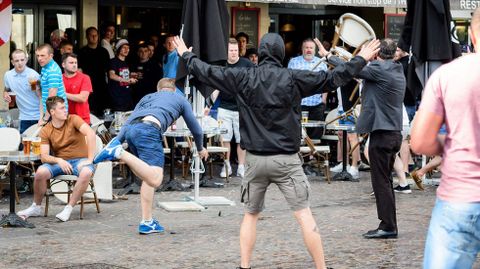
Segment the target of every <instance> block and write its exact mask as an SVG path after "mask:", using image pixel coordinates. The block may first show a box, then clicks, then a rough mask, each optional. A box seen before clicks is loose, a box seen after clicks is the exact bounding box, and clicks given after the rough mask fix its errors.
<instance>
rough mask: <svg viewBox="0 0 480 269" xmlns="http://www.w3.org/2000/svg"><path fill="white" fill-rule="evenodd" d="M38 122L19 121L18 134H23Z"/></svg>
mask: <svg viewBox="0 0 480 269" xmlns="http://www.w3.org/2000/svg"><path fill="white" fill-rule="evenodd" d="M37 123H38V120H21V121H20V133H21V134H23V132H25V130H27V129H28V128H29V127H30V126H32V125H34V124H37Z"/></svg>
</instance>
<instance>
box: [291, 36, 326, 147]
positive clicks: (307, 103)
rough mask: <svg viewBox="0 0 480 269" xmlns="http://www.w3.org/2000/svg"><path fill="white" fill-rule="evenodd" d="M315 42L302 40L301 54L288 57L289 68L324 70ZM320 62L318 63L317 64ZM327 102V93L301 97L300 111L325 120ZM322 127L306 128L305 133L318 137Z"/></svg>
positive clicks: (324, 66)
mask: <svg viewBox="0 0 480 269" xmlns="http://www.w3.org/2000/svg"><path fill="white" fill-rule="evenodd" d="M315 48H316V46H315V42H313V39H311V38H307V39H305V40H304V41H303V42H302V55H300V56H297V57H294V58H292V59H290V62H288V68H289V69H297V70H309V71H315V72H320V71H326V70H327V65H326V64H325V63H320V58H318V57H316V56H315ZM319 63H320V64H319ZM326 103H327V93H323V94H320V93H319V94H315V95H312V96H309V97H306V98H303V99H302V111H308V118H309V119H310V120H325V104H326ZM322 132H323V128H308V130H307V133H308V136H310V138H315V139H320V137H321V136H322Z"/></svg>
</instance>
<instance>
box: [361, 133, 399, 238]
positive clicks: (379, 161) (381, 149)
mask: <svg viewBox="0 0 480 269" xmlns="http://www.w3.org/2000/svg"><path fill="white" fill-rule="evenodd" d="M401 143H402V135H401V133H400V131H384V130H377V131H374V132H372V133H370V144H369V146H368V155H369V156H370V171H371V176H372V187H373V191H374V192H375V200H376V203H377V215H378V219H379V220H380V225H379V226H378V228H379V229H381V230H384V231H397V213H396V207H395V194H394V191H393V185H392V182H393V178H392V169H393V163H394V161H395V155H396V154H397V152H398V151H399V150H400V146H401Z"/></svg>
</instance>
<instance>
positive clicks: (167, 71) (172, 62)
mask: <svg viewBox="0 0 480 269" xmlns="http://www.w3.org/2000/svg"><path fill="white" fill-rule="evenodd" d="M163 46H164V47H165V49H166V50H167V53H166V54H165V55H164V56H163V77H164V78H173V79H175V78H176V77H177V67H178V53H177V50H175V47H174V46H173V35H172V34H170V35H168V36H167V38H166V39H165V43H163ZM176 92H177V93H179V94H182V95H183V91H182V90H180V89H178V88H176Z"/></svg>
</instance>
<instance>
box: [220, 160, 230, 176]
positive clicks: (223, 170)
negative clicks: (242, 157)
mask: <svg viewBox="0 0 480 269" xmlns="http://www.w3.org/2000/svg"><path fill="white" fill-rule="evenodd" d="M227 167H228V176H231V175H232V166H231V165H230V162H225V163H224V164H223V167H222V171H220V177H227V172H226V171H227Z"/></svg>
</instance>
